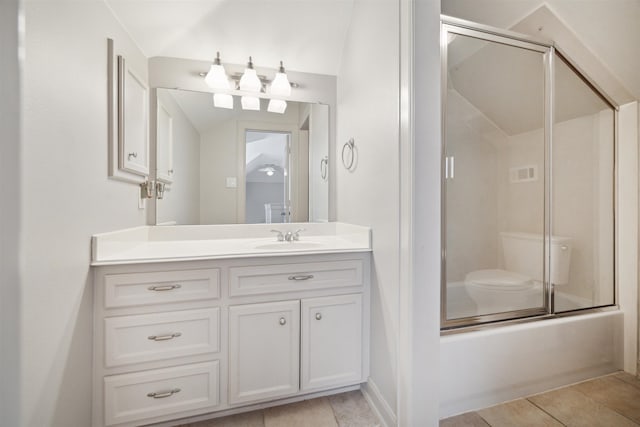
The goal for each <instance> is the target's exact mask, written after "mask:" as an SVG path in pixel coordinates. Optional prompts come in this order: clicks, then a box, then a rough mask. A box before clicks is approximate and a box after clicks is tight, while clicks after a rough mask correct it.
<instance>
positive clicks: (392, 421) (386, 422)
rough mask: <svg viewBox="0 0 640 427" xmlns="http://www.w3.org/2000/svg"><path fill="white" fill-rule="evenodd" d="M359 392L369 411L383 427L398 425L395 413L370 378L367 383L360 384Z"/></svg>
mask: <svg viewBox="0 0 640 427" xmlns="http://www.w3.org/2000/svg"><path fill="white" fill-rule="evenodd" d="M360 390H361V391H362V395H363V396H364V398H365V399H366V400H367V403H369V406H370V407H371V410H372V411H373V412H374V413H375V414H376V415H377V417H378V418H379V419H380V421H382V424H383V426H384V427H396V426H397V425H398V419H397V417H396V413H395V411H394V410H393V408H391V406H390V405H389V403H387V401H386V400H385V398H384V397H383V396H382V393H380V389H379V388H378V386H377V385H376V383H375V382H373V380H372V379H371V378H369V381H368V382H367V383H365V384H362V386H361V387H360Z"/></svg>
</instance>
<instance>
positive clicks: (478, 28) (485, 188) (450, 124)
mask: <svg viewBox="0 0 640 427" xmlns="http://www.w3.org/2000/svg"><path fill="white" fill-rule="evenodd" d="M441 47H442V70H443V73H442V74H443V93H442V95H443V96H442V98H443V108H442V111H443V146H442V210H443V212H442V221H443V224H442V230H443V231H442V233H443V235H442V244H443V248H442V249H443V250H442V254H443V256H442V271H443V275H442V276H443V279H442V292H441V294H442V304H441V307H442V310H441V325H442V328H443V329H444V330H449V329H456V328H460V327H470V326H478V325H484V324H486V323H491V322H498V321H508V320H513V319H524V318H527V319H528V318H531V319H536V318H539V317H550V316H556V315H559V314H561V313H562V314H563V315H566V314H567V313H579V312H584V311H585V310H591V309H597V308H602V307H607V306H612V305H614V304H615V303H616V301H615V291H614V290H615V268H614V265H615V258H614V257H615V251H614V247H615V222H614V213H615V211H614V203H615V149H616V125H617V109H618V107H617V105H616V104H615V103H614V102H613V101H612V100H611V99H610V98H609V97H608V96H607V95H606V94H605V93H603V92H602V91H601V90H600V89H599V88H598V87H597V86H596V85H595V84H594V83H592V82H591V81H590V80H589V78H588V76H586V75H584V74H583V73H582V72H581V71H580V70H579V68H578V67H577V66H575V64H573V63H572V62H571V61H570V59H569V58H568V57H567V56H566V55H565V54H563V53H562V51H561V46H556V45H554V44H553V43H552V42H547V41H544V40H538V39H534V38H531V37H528V36H524V35H521V34H516V33H512V32H508V31H502V30H497V29H494V28H489V27H485V26H482V25H478V24H475V23H470V22H467V21H463V20H459V19H454V18H448V17H443V19H442V34H441Z"/></svg>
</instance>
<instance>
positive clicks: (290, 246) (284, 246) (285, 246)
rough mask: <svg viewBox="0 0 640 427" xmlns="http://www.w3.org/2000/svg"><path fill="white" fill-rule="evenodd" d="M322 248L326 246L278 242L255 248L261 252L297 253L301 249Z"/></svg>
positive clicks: (312, 243)
mask: <svg viewBox="0 0 640 427" xmlns="http://www.w3.org/2000/svg"><path fill="white" fill-rule="evenodd" d="M322 246H326V245H323V244H322V243H315V242H277V243H267V244H265V245H258V246H254V248H255V249H260V250H279V251H295V250H300V249H318V248H321V247H322Z"/></svg>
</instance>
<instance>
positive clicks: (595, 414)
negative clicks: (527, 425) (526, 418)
mask: <svg viewBox="0 0 640 427" xmlns="http://www.w3.org/2000/svg"><path fill="white" fill-rule="evenodd" d="M528 400H529V401H531V402H532V403H533V404H535V405H536V406H538V407H539V408H540V409H542V410H543V411H545V412H547V413H548V414H550V415H551V416H552V417H554V418H555V419H557V420H558V421H560V422H561V423H563V424H565V425H567V426H572V427H573V426H576V427H578V426H590V427H611V426H616V427H637V426H638V424H636V423H634V422H633V421H631V420H630V419H628V418H626V417H624V416H622V415H620V414H619V413H617V412H615V411H613V410H611V409H609V408H607V407H606V406H604V405H601V404H600V403H598V402H596V401H595V400H593V399H591V398H590V397H588V396H586V395H585V394H583V393H580V392H579V391H576V390H570V389H567V388H562V389H559V390H554V391H550V392H547V393H542V394H538V395H536V396H532V397H529V398H528Z"/></svg>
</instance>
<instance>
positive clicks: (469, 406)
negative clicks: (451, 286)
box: [439, 301, 623, 418]
mask: <svg viewBox="0 0 640 427" xmlns="http://www.w3.org/2000/svg"><path fill="white" fill-rule="evenodd" d="M459 302H460V301H459ZM467 302H468V301H467ZM460 305H462V304H460ZM622 335H623V314H622V312H621V311H618V310H611V311H604V312H594V313H584V314H581V315H576V316H570V317H561V318H553V319H541V320H539V321H534V322H528V323H520V324H512V325H505V326H498V327H495V328H491V329H484V330H478V331H473V332H463V333H458V334H452V335H446V336H442V337H441V338H440V369H439V372H440V378H439V382H440V418H446V417H450V416H453V415H457V414H460V413H463V412H467V411H471V410H476V409H480V408H485V407H488V406H492V405H495V404H498V403H501V402H505V401H508V400H513V399H517V398H520V397H524V396H528V395H531V394H535V393H540V392H543V391H546V390H549V389H553V388H556V387H561V386H565V385H568V384H572V383H575V382H578V381H582V380H586V379H589V378H593V377H595V376H599V375H604V374H607V373H611V372H614V371H616V370H618V369H621V368H622V363H623V361H622V355H623V336H622Z"/></svg>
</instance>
